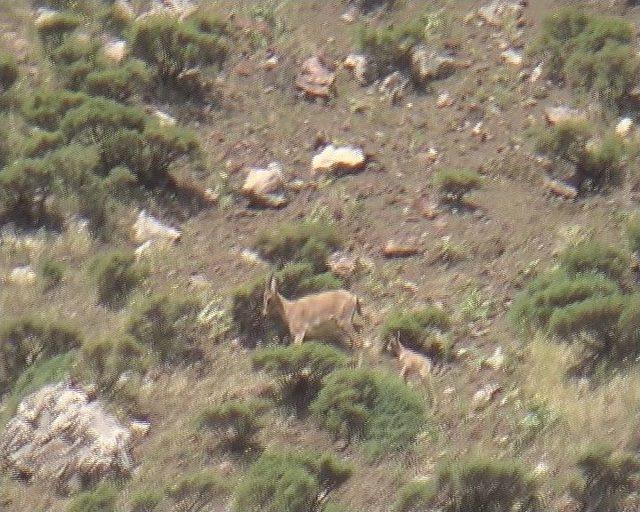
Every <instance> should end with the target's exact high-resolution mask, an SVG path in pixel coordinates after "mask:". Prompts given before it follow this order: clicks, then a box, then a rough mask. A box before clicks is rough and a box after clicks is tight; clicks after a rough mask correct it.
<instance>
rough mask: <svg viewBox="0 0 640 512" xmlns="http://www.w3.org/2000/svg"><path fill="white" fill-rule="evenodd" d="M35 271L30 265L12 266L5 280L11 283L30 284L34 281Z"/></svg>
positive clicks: (35, 277)
mask: <svg viewBox="0 0 640 512" xmlns="http://www.w3.org/2000/svg"><path fill="white" fill-rule="evenodd" d="M37 277H38V276H37V275H36V273H35V272H34V271H33V269H32V268H31V266H30V265H24V266H22V267H16V268H14V269H13V270H12V271H11V272H10V273H9V276H8V277H7V281H9V282H10V283H13V284H19V285H30V284H33V283H35V282H36V279H37Z"/></svg>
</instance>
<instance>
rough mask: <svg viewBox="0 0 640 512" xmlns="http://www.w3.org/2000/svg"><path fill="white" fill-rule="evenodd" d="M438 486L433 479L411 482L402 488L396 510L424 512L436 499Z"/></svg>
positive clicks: (395, 511)
mask: <svg viewBox="0 0 640 512" xmlns="http://www.w3.org/2000/svg"><path fill="white" fill-rule="evenodd" d="M436 495H437V487H436V484H435V482H433V481H431V480H420V481H414V482H409V483H408V484H406V485H405V486H403V487H402V488H401V489H400V492H399V495H398V499H397V500H396V502H395V504H394V507H393V510H394V512H423V511H424V510H429V505H430V504H432V503H433V502H434V501H435V498H436Z"/></svg>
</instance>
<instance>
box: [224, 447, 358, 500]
mask: <svg viewBox="0 0 640 512" xmlns="http://www.w3.org/2000/svg"><path fill="white" fill-rule="evenodd" d="M350 476H351V468H350V467H349V466H348V465H346V464H345V463H344V462H342V461H340V460H339V459H337V458H336V457H334V456H333V455H330V454H316V453H310V452H286V451H285V452H265V453H264V454H263V455H262V456H261V457H260V458H259V459H258V460H257V461H256V462H255V463H254V464H253V465H252V466H251V467H250V468H249V471H248V473H247V474H246V477H245V478H244V480H243V481H242V482H241V483H240V485H239V486H238V488H237V490H236V499H235V504H234V510H235V511H237V512H281V511H283V510H287V511H288V512H320V511H321V510H324V502H325V499H326V497H327V495H328V494H329V493H330V492H331V491H334V490H335V489H337V488H338V487H340V486H341V485H342V484H343V483H344V482H346V481H347V480H348V479H349V477H350ZM321 497H322V499H320V498H321Z"/></svg>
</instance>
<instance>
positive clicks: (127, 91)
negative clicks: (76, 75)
mask: <svg viewBox="0 0 640 512" xmlns="http://www.w3.org/2000/svg"><path fill="white" fill-rule="evenodd" d="M150 82H151V74H150V72H149V70H148V68H147V67H146V65H145V64H144V63H143V62H141V61H138V60H130V61H128V62H127V63H126V64H124V65H122V66H117V67H110V68H106V69H99V70H95V71H92V72H91V73H89V74H88V75H87V77H86V79H85V82H84V89H85V90H86V91H87V92H88V93H89V94H90V95H92V96H104V97H105V98H110V99H113V100H117V101H125V100H127V99H129V98H130V97H131V96H133V95H134V94H138V93H141V92H142V91H144V90H145V89H146V88H147V87H148V86H149V84H150Z"/></svg>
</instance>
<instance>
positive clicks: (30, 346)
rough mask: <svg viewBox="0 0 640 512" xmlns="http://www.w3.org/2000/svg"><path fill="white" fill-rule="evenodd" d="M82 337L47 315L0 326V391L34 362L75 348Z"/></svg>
mask: <svg viewBox="0 0 640 512" xmlns="http://www.w3.org/2000/svg"><path fill="white" fill-rule="evenodd" d="M81 342H82V338H81V335H80V333H79V332H78V331H77V330H76V329H75V328H74V327H72V326H70V325H68V324H66V323H63V322H57V321H54V320H51V319H49V318H47V317H25V318H20V319H16V320H8V321H5V322H4V324H3V325H2V326H0V394H2V393H4V392H6V391H7V390H8V389H9V386H10V385H11V384H12V383H13V382H14V381H15V379H16V378H18V376H19V375H20V374H21V373H22V372H23V371H24V370H25V369H26V368H27V367H28V366H30V365H32V364H34V363H36V362H37V361H39V360H41V359H45V358H49V357H54V356H57V355H59V354H64V353H66V352H69V351H70V350H73V349H75V348H78V347H79V346H80V345H81Z"/></svg>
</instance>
